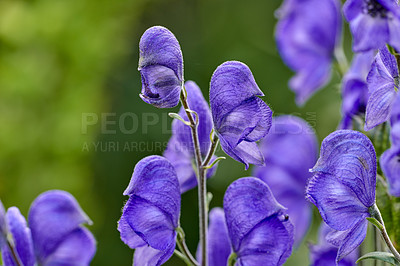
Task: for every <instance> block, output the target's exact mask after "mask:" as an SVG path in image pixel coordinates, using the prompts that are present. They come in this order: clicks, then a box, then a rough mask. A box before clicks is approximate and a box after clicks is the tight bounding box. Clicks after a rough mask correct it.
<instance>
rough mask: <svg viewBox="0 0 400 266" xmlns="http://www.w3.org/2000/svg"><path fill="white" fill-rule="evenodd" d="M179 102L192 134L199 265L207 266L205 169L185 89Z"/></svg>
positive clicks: (195, 124)
mask: <svg viewBox="0 0 400 266" xmlns="http://www.w3.org/2000/svg"><path fill="white" fill-rule="evenodd" d="M180 100H181V103H182V106H183V108H184V109H185V111H186V115H187V117H188V119H189V122H190V129H191V132H192V140H193V145H194V157H195V161H196V166H197V167H196V171H197V173H196V174H197V183H198V200H199V236H200V247H201V251H202V252H201V265H202V266H207V265H208V261H207V227H208V226H207V224H208V212H207V184H206V177H205V173H206V169H204V168H203V167H202V157H201V151H200V142H199V136H198V132H197V126H198V124H197V123H196V121H195V119H194V118H193V116H192V114H191V112H190V107H189V104H188V102H187V97H186V95H185V88H182V90H181V95H180Z"/></svg>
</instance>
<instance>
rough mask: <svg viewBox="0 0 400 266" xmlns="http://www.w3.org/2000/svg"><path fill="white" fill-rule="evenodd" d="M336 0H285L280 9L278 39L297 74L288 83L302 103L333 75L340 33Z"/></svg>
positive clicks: (278, 43)
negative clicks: (332, 68)
mask: <svg viewBox="0 0 400 266" xmlns="http://www.w3.org/2000/svg"><path fill="white" fill-rule="evenodd" d="M341 30H342V29H341V15H340V6H339V1H337V0H303V1H301V0H286V1H285V2H284V3H283V5H282V8H281V9H280V12H279V22H278V24H277V26H276V41H277V45H278V50H279V53H280V55H281V56H282V58H283V61H284V62H285V64H286V65H287V66H289V67H290V68H291V69H292V70H293V71H295V72H296V76H295V77H293V78H292V79H291V80H290V81H289V87H290V88H291V89H292V90H293V91H294V92H295V93H296V102H297V104H299V105H301V104H304V102H305V101H307V99H308V98H309V97H310V96H311V95H312V94H313V93H314V92H315V91H316V90H318V89H320V88H322V87H323V86H325V85H326V84H327V83H328V82H329V80H330V76H331V62H332V58H333V55H334V50H335V46H336V44H337V43H338V42H339V40H340V35H341Z"/></svg>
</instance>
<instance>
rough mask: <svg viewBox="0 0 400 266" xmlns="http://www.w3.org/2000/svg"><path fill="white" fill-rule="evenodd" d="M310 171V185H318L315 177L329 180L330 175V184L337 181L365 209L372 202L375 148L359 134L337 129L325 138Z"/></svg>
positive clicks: (374, 176)
mask: <svg viewBox="0 0 400 266" xmlns="http://www.w3.org/2000/svg"><path fill="white" fill-rule="evenodd" d="M312 172H314V173H315V176H314V177H313V178H312V179H311V181H312V182H315V181H316V182H318V176H320V177H321V178H328V177H327V175H331V176H332V177H333V178H335V181H333V182H336V180H337V181H339V182H340V183H342V184H343V185H344V186H346V187H348V188H349V189H351V190H352V191H354V193H355V194H356V195H357V198H358V199H359V201H360V202H362V204H363V205H364V206H365V207H366V208H368V207H370V206H372V205H373V204H374V202H375V185H376V154H375V149H374V147H373V145H372V143H371V141H370V140H369V139H368V138H367V137H366V136H365V135H364V134H362V133H360V132H357V131H352V130H337V131H335V132H333V133H331V134H330V135H329V136H328V137H326V138H325V139H324V141H323V142H322V144H321V152H320V158H319V159H318V162H317V164H316V165H315V166H314V168H313V169H312ZM320 173H321V174H320ZM322 174H323V175H322ZM329 182H331V181H329Z"/></svg>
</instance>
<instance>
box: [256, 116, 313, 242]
mask: <svg viewBox="0 0 400 266" xmlns="http://www.w3.org/2000/svg"><path fill="white" fill-rule="evenodd" d="M293 147H296V149H294V148H293ZM261 150H262V151H263V154H264V157H265V162H266V165H267V166H265V167H256V168H255V169H254V175H255V176H257V177H258V178H260V179H262V180H263V181H264V182H265V183H267V184H268V186H269V187H270V188H271V190H272V191H274V195H275V197H276V199H277V200H278V201H279V202H280V203H282V204H283V205H284V206H285V207H287V208H288V211H287V212H288V214H289V216H290V218H291V221H292V223H293V225H294V227H295V244H296V245H298V244H300V242H301V240H302V239H303V237H304V235H305V233H306V232H307V230H308V227H309V226H310V222H311V208H310V207H311V206H310V204H309V203H308V202H307V201H306V200H305V198H304V193H305V191H304V190H305V186H306V182H307V180H308V179H309V178H310V176H311V174H310V173H309V169H310V168H311V167H312V166H313V165H314V164H315V162H316V160H317V139H316V136H315V133H314V131H313V129H312V128H311V127H310V126H309V125H308V124H307V123H306V122H305V121H304V120H302V119H300V118H298V117H295V116H279V117H277V118H275V119H274V120H273V123H272V127H271V130H270V133H269V134H268V136H267V137H266V138H265V139H264V140H263V141H262V142H261Z"/></svg>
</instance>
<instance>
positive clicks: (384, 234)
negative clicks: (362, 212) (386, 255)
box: [369, 204, 400, 262]
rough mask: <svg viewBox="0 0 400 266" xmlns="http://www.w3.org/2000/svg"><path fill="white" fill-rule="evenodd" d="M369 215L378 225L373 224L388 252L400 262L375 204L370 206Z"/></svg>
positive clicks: (399, 255) (399, 257) (399, 256)
mask: <svg viewBox="0 0 400 266" xmlns="http://www.w3.org/2000/svg"><path fill="white" fill-rule="evenodd" d="M369 213H370V214H371V216H372V217H373V218H375V219H376V220H377V221H378V223H379V225H376V224H374V225H375V226H376V227H377V228H378V229H379V231H380V233H381V235H382V237H383V240H384V241H385V243H386V245H387V247H388V248H389V250H390V252H392V254H393V256H394V257H395V258H396V259H397V260H398V261H399V262H400V254H399V252H398V251H397V250H396V248H395V247H394V245H393V243H392V241H391V240H390V238H389V235H388V233H387V231H386V227H385V223H384V222H383V218H382V215H381V212H380V211H379V208H378V206H377V205H376V204H374V205H372V206H371V207H370V209H369Z"/></svg>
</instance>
